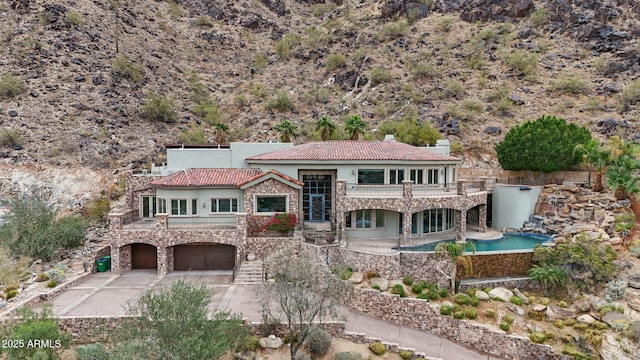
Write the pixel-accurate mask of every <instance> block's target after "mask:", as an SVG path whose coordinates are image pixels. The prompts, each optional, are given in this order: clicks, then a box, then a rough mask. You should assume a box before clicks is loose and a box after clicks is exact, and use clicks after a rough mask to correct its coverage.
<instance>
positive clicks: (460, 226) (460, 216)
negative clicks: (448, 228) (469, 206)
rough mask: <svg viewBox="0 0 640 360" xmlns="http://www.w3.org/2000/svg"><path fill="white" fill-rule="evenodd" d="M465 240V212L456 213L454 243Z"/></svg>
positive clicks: (458, 211)
mask: <svg viewBox="0 0 640 360" xmlns="http://www.w3.org/2000/svg"><path fill="white" fill-rule="evenodd" d="M466 240H467V210H457V211H456V241H466Z"/></svg>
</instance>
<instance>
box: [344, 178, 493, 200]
mask: <svg viewBox="0 0 640 360" xmlns="http://www.w3.org/2000/svg"><path fill="white" fill-rule="evenodd" d="M338 188H339V187H338ZM344 189H345V191H344V195H345V196H346V197H354V198H403V197H409V198H436V197H450V196H464V195H469V194H476V193H481V192H484V191H486V186H485V183H484V182H483V181H459V182H456V183H447V184H420V185H414V184H413V182H412V181H403V182H402V185H390V184H384V185H363V184H352V183H345V187H344Z"/></svg>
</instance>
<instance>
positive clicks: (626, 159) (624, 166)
mask: <svg viewBox="0 0 640 360" xmlns="http://www.w3.org/2000/svg"><path fill="white" fill-rule="evenodd" d="M638 150H639V149H638V147H637V145H635V144H629V143H627V144H624V146H623V148H622V150H621V152H620V155H619V156H618V157H617V158H615V159H613V160H612V161H611V165H610V166H609V169H608V170H607V186H609V188H611V190H612V191H614V192H615V193H616V195H617V196H618V195H619V196H620V197H622V198H626V199H629V201H631V211H632V212H633V215H634V216H635V218H636V224H635V226H634V227H633V229H631V233H630V234H629V239H634V238H635V237H636V235H637V234H638V233H640V229H639V227H640V202H639V201H638V197H637V193H638V192H640V184H639V181H640V178H638V176H637V175H638V171H639V170H640V160H639V159H638V157H637V154H638Z"/></svg>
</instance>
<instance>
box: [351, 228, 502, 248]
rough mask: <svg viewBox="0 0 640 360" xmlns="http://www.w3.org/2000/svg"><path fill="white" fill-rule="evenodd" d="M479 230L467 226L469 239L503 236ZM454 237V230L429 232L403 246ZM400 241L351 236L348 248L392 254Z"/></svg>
mask: <svg viewBox="0 0 640 360" xmlns="http://www.w3.org/2000/svg"><path fill="white" fill-rule="evenodd" d="M477 230H478V229H477V228H476V227H473V226H470V227H467V239H473V240H497V239H500V238H501V237H502V236H503V234H502V233H501V232H500V231H496V230H494V229H487V230H486V231H485V232H480V231H477ZM454 237H455V233H454V232H453V231H449V232H444V233H437V234H429V235H425V236H421V237H419V238H411V242H410V243H409V244H402V246H419V245H424V244H430V243H433V242H437V241H441V240H448V239H453V238H454ZM398 241H399V240H398V238H379V239H369V238H349V240H348V245H347V248H349V249H351V250H354V251H359V252H365V253H372V254H380V255H391V254H397V253H398V251H399V250H397V249H393V248H394V247H397V246H398V245H399V244H398Z"/></svg>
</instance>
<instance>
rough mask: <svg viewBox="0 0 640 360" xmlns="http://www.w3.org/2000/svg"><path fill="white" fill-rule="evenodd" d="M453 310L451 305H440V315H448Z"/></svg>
mask: <svg viewBox="0 0 640 360" xmlns="http://www.w3.org/2000/svg"><path fill="white" fill-rule="evenodd" d="M452 312H453V307H451V306H449V305H442V306H441V307H440V315H445V316H449V315H451V313H452Z"/></svg>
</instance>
